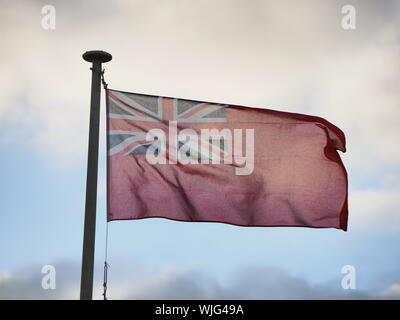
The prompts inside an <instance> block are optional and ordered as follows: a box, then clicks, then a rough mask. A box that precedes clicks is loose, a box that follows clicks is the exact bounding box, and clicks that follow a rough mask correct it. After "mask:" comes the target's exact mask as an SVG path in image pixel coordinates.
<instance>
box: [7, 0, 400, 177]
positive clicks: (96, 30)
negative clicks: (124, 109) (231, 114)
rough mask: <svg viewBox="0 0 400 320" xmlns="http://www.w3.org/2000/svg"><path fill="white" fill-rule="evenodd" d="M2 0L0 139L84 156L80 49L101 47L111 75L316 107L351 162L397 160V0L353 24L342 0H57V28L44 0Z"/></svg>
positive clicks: (364, 8)
mask: <svg viewBox="0 0 400 320" xmlns="http://www.w3.org/2000/svg"><path fill="white" fill-rule="evenodd" d="M6 3H7V10H2V11H1V19H0V27H1V28H2V30H4V32H3V33H4V34H3V36H4V39H3V43H5V44H6V45H7V50H4V51H2V52H1V53H0V69H1V71H2V84H1V86H0V121H1V122H2V124H4V125H6V126H7V127H8V128H9V129H10V130H11V132H10V131H8V132H7V137H2V138H1V139H0V142H2V143H8V144H11V143H15V141H14V140H13V138H12V137H15V139H19V140H21V138H22V140H23V141H24V142H25V143H26V144H28V145H31V146H32V147H33V148H34V149H35V150H36V151H37V153H38V154H40V155H42V156H43V157H50V158H52V159H54V160H56V161H60V160H62V161H66V162H68V161H72V162H73V161H74V160H77V159H80V160H81V159H82V158H83V157H82V155H83V154H85V152H86V145H87V129H88V115H89V112H88V111H89V110H88V109H89V90H90V72H89V65H88V64H87V63H86V62H84V61H83V60H82V59H81V54H82V53H83V52H84V51H85V50H87V49H93V48H102V49H105V50H109V51H110V52H111V53H112V54H113V55H114V60H113V61H112V62H110V63H109V64H107V65H106V69H107V78H108V80H109V82H110V85H111V86H112V87H115V88H118V89H124V90H132V91H137V92H145V93H150V94H151V93H154V94H162V95H169V96H181V97H188V98H193V99H200V100H201V99H203V100H210V101H221V102H227V103H235V104H245V105H253V106H259V107H267V106H270V107H272V108H276V109H281V110H288V111H296V112H307V113H310V112H311V113H314V114H316V115H322V116H326V117H328V119H329V120H331V121H332V122H334V123H336V124H338V125H339V126H340V127H342V128H343V129H344V131H345V132H346V133H347V137H348V140H349V148H348V150H349V152H348V155H346V157H345V160H346V162H347V163H348V164H349V166H350V167H351V169H352V170H364V171H365V170H376V169H377V168H380V167H381V165H393V164H397V163H398V162H399V160H400V151H399V148H397V141H396V137H397V136H398V135H399V134H400V129H399V127H398V125H397V123H398V121H397V120H396V119H398V118H399V116H400V112H399V108H398V107H399V105H398V101H400V96H399V95H400V90H399V83H400V81H399V80H400V72H398V70H400V68H399V59H398V56H399V52H400V49H399V41H398V39H399V38H398V37H399V31H398V30H399V28H398V23H399V22H398V19H395V17H396V15H395V13H396V12H400V9H399V7H400V5H399V3H398V2H396V1H386V2H385V6H381V5H379V4H377V3H376V1H353V4H354V6H355V7H356V9H357V17H358V20H357V21H358V25H357V29H356V30H353V31H345V30H343V29H341V27H340V21H341V18H342V14H341V10H340V9H341V5H342V4H341V2H335V3H328V2H321V1H305V2H302V4H301V5H299V4H298V2H296V1H284V2H279V3H277V2H275V1H252V4H251V5H250V4H248V2H245V1H237V2H235V4H234V5H232V3H231V2H230V1H218V2H215V1H201V2H195V3H193V2H191V3H190V4H188V3H187V2H185V1H178V0H176V1H140V0H137V1H123V0H120V1H116V2H113V3H110V2H108V1H94V0H93V1H87V2H85V3H78V2H65V1H53V2H52V4H53V5H54V6H55V8H56V12H57V27H56V30H53V31H46V30H43V29H42V28H41V18H42V16H41V11H40V10H41V7H42V5H44V4H47V2H46V1H27V2H24V4H21V3H17V2H14V1H8V2H7V1H6V2H4V1H3V2H2V5H3V6H4V5H5V4H6ZM344 4H346V3H345V2H343V5H344ZM294 8H295V9H294ZM21 128H24V129H23V130H22V131H24V132H26V133H25V134H24V133H21ZM14 131H15V132H16V134H11V133H12V132H14ZM21 135H22V137H21ZM367 155H368V156H367Z"/></svg>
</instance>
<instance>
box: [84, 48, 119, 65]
mask: <svg viewBox="0 0 400 320" xmlns="http://www.w3.org/2000/svg"><path fill="white" fill-rule="evenodd" d="M82 58H83V59H84V60H86V61H88V62H96V61H99V62H101V63H104V62H108V61H110V60H111V59H112V55H111V54H109V53H108V52H105V51H102V50H92V51H86V52H85V53H84V54H83V55H82Z"/></svg>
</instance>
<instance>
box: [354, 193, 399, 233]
mask: <svg viewBox="0 0 400 320" xmlns="http://www.w3.org/2000/svg"><path fill="white" fill-rule="evenodd" d="M399 194H400V188H383V189H367V190H358V191H353V192H352V193H351V194H350V197H349V207H350V213H349V226H350V228H351V229H350V231H351V230H354V231H356V230H364V231H365V230H368V231H369V232H375V233H376V232H385V233H386V234H388V233H395V232H400V209H399Z"/></svg>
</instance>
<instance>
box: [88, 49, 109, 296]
mask: <svg viewBox="0 0 400 320" xmlns="http://www.w3.org/2000/svg"><path fill="white" fill-rule="evenodd" d="M82 57H83V59H84V60H86V61H88V62H92V68H91V70H92V93H91V98H90V124H89V148H88V162H87V177H86V204H85V226H84V233H83V249H82V274H81V295H80V298H81V300H92V294H93V267H94V247H95V234H96V202H97V201H96V200H97V199H96V198H97V163H98V154H99V122H100V89H101V74H102V70H101V64H102V63H105V62H108V61H110V60H111V59H112V56H111V54H109V53H107V52H104V51H98V50H96V51H87V52H85V53H84V54H83V56H82Z"/></svg>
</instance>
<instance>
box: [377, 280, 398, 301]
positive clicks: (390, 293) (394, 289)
mask: <svg viewBox="0 0 400 320" xmlns="http://www.w3.org/2000/svg"><path fill="white" fill-rule="evenodd" d="M378 296H379V297H381V298H383V299H400V283H393V284H392V285H391V286H389V287H388V288H386V289H384V290H382V291H381V292H379V294H378Z"/></svg>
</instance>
